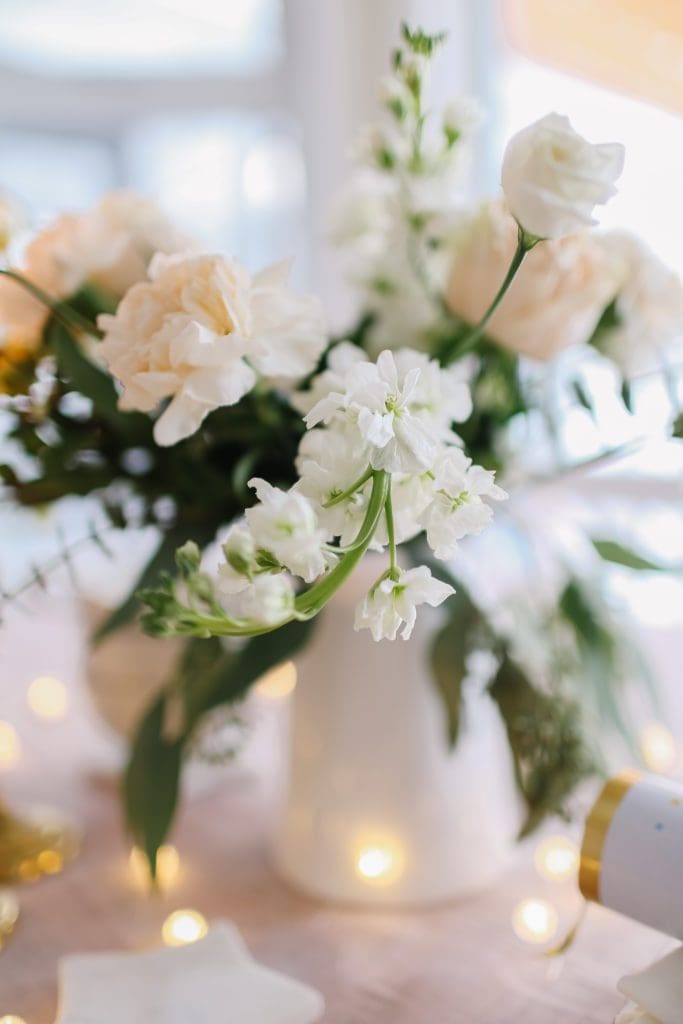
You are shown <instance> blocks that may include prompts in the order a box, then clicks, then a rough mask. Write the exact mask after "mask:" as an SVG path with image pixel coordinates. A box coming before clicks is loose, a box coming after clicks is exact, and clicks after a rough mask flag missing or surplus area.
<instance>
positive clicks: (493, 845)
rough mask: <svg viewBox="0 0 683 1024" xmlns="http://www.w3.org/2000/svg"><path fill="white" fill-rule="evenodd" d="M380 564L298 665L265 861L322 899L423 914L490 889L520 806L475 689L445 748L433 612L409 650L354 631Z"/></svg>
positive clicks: (422, 616) (499, 741)
mask: <svg viewBox="0 0 683 1024" xmlns="http://www.w3.org/2000/svg"><path fill="white" fill-rule="evenodd" d="M382 567H383V566H382V564H381V563H379V560H378V559H374V558H366V565H365V567H364V569H363V570H362V571H358V572H357V573H356V574H355V576H354V577H353V578H352V579H351V580H350V581H349V582H348V583H347V585H346V586H345V588H343V589H342V590H341V591H340V593H339V594H338V595H336V597H335V598H334V599H333V601H332V602H331V604H330V606H328V608H327V609H326V610H325V612H324V613H323V614H322V616H321V620H320V622H319V623H318V625H317V628H316V630H315V633H314V634H313V639H312V642H311V643H310V645H309V646H308V647H307V648H306V650H305V651H304V653H303V655H302V656H301V658H300V659H299V661H298V664H297V670H298V682H297V687H296V690H295V692H294V696H293V703H292V716H291V723H290V735H289V756H288V772H287V773H286V776H287V777H286V785H285V794H284V800H283V806H282V813H281V816H280V819H279V824H278V828H277V832H276V835H275V839H274V860H275V864H276V867H277V868H278V870H279V871H280V873H281V874H282V876H283V877H284V878H285V879H286V880H288V881H289V882H291V883H292V884H294V885H295V886H296V887H298V888H300V889H302V890H305V891H306V892H308V893H309V894H312V895H314V896H316V897H319V898H323V899H326V900H331V901H338V902H344V903H356V904H364V905H376V904H382V905H393V906H419V905H425V904H430V903H436V902H440V901H443V900H448V899H451V898H455V897H458V896H462V895H464V894H466V893H469V892H472V891H475V890H477V889H481V888H484V887H486V886H487V885H489V884H490V883H491V882H493V881H494V880H495V879H496V878H497V877H498V876H499V874H500V873H501V871H502V870H503V868H504V866H505V864H506V862H507V860H508V857H509V854H510V853H511V851H512V848H513V843H514V836H515V834H516V831H517V829H518V827H519V823H520V805H519V799H518V796H517V792H516V788H515V784H514V777H513V771H512V763H511V757H510V752H509V749H508V746H507V741H506V738H505V732H504V727H503V724H502V721H501V719H500V716H499V713H498V710H497V708H496V706H495V705H494V703H493V701H492V700H491V698H490V697H489V696H488V695H487V694H486V693H484V692H482V691H481V689H479V690H476V689H474V688H472V689H471V691H470V692H467V691H466V694H465V700H464V709H463V724H462V727H461V734H460V738H459V740H458V743H457V745H456V748H455V749H454V750H450V749H449V747H448V743H447V738H446V725H445V718H444V710H443V707H442V704H441V700H440V698H439V695H438V693H437V691H436V688H435V685H434V682H433V679H432V676H431V672H430V668H429V660H428V648H429V644H430V641H431V638H432V636H433V633H434V630H435V628H436V627H437V626H438V625H439V623H440V622H441V621H442V618H443V613H442V612H441V610H440V609H439V610H435V611H432V610H431V609H424V608H422V609H420V613H419V615H418V623H417V626H416V629H415V632H414V634H413V636H412V638H411V639H410V640H409V641H408V642H407V643H406V642H404V641H402V640H400V639H398V640H396V641H395V642H394V643H389V642H388V641H385V642H383V643H375V642H374V641H373V640H372V638H371V637H370V635H369V633H368V632H367V631H364V632H362V633H356V632H354V630H353V617H354V608H355V605H356V603H357V601H358V600H359V599H360V598H361V597H362V595H363V593H364V592H365V591H366V590H367V589H368V586H369V585H370V584H371V583H372V582H373V581H374V580H375V579H376V578H377V576H378V575H379V573H380V572H381V571H382ZM430 613H431V614H430Z"/></svg>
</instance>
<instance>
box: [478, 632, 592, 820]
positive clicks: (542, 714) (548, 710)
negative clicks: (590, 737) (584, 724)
mask: <svg viewBox="0 0 683 1024" xmlns="http://www.w3.org/2000/svg"><path fill="white" fill-rule="evenodd" d="M489 692H490V694H491V696H492V698H493V699H494V700H495V702H496V703H497V705H498V708H499V710H500V713H501V715H502V718H503V721H504V723H505V728H506V731H507V736H508V741H509V743H510V750H511V752H512V758H513V763H514V767H515V777H516V780H517V786H518V788H519V790H520V792H521V794H522V796H523V797H524V800H525V802H526V806H527V817H526V821H525V822H524V825H523V826H522V829H521V832H520V838H522V837H524V836H527V835H529V834H530V833H531V832H533V831H534V830H535V829H536V828H538V826H539V825H540V824H541V822H542V821H543V820H544V818H545V817H547V816H548V815H555V814H559V815H561V816H563V817H567V806H566V805H567V801H568V799H569V797H570V796H571V795H572V793H573V791H574V789H575V788H576V786H577V785H578V784H579V782H581V781H582V780H583V779H585V778H587V777H589V776H590V775H592V774H594V772H595V763H594V761H593V758H592V756H591V754H590V752H589V751H588V749H587V747H586V746H585V744H584V740H583V735H582V728H581V716H580V710H579V708H578V706H576V705H575V704H573V703H572V702H570V701H568V700H566V699H565V698H563V697H560V696H558V695H556V694H547V693H544V692H543V691H541V690H538V689H537V688H536V687H535V686H534V685H533V684H532V682H531V681H530V679H529V678H528V676H527V674H526V673H525V671H524V670H523V668H522V667H521V666H520V665H519V664H518V663H517V662H515V661H513V660H512V659H511V658H510V656H509V654H507V652H505V653H504V654H503V657H502V660H501V663H500V667H499V669H498V671H497V673H496V675H495V677H494V679H493V682H492V683H491V685H490V687H489Z"/></svg>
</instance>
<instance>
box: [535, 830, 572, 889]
mask: <svg viewBox="0 0 683 1024" xmlns="http://www.w3.org/2000/svg"><path fill="white" fill-rule="evenodd" d="M534 864H535V865H536V870H537V871H538V873H539V875H541V876H542V877H543V878H548V879H550V881H551V882H562V881H564V880H565V879H566V878H571V877H572V876H573V875H575V874H576V869H577V868H578V866H579V850H578V847H577V846H576V843H573V842H572V841H571V839H567V837H566V836H551V837H550V838H548V839H545V840H544V841H543V842H542V843H540V844H539V846H538V847H537V848H536V852H535V854H534Z"/></svg>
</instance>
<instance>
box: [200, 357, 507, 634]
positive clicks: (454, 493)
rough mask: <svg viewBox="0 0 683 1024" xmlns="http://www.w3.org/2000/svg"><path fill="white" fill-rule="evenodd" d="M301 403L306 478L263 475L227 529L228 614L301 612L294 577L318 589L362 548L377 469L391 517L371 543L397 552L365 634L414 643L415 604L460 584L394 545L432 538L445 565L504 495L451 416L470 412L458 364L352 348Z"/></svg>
mask: <svg viewBox="0 0 683 1024" xmlns="http://www.w3.org/2000/svg"><path fill="white" fill-rule="evenodd" d="M295 400H296V401H297V403H298V405H299V408H300V409H301V410H302V411H304V412H305V422H306V425H307V427H308V432H307V433H306V434H305V435H304V437H303V439H302V442H301V445H300V448H299V456H298V459H297V469H298V472H299V475H300V479H299V480H298V481H297V483H296V484H295V485H294V487H292V488H291V490H289V491H287V492H285V491H281V490H279V489H278V488H276V487H273V486H271V485H270V484H268V483H266V481H264V480H259V479H254V480H251V481H250V485H251V486H252V487H253V488H254V489H255V491H256V496H257V499H258V501H257V504H255V505H254V506H253V507H252V508H249V509H247V511H246V514H245V519H244V521H243V522H241V523H239V524H238V525H236V526H233V528H232V529H231V530H230V533H229V534H228V536H227V538H226V541H225V544H224V547H223V550H224V553H225V559H226V561H225V564H224V565H223V566H222V567H221V569H220V573H219V577H220V578H219V585H220V589H221V592H222V595H223V598H224V599H225V601H226V607H227V610H228V612H229V613H230V614H232V615H235V616H236V617H241V618H253V619H256V620H257V621H260V622H264V623H269V624H272V623H277V622H279V621H281V620H282V619H284V618H286V617H287V616H291V614H292V613H293V610H294V601H295V593H296V578H297V577H298V578H299V580H300V581H303V582H304V583H312V582H313V581H315V580H316V579H318V578H319V577H321V576H323V575H324V574H325V572H327V571H328V570H329V569H331V568H332V567H334V565H335V564H336V563H337V561H338V559H340V558H343V557H344V553H345V552H346V551H348V550H351V549H352V548H353V545H354V542H355V541H356V539H357V538H358V536H359V534H360V532H361V530H362V527H363V523H364V520H365V517H366V513H367V510H368V506H369V501H370V497H371V492H372V488H373V482H374V479H375V474H376V472H377V471H383V472H385V473H387V474H389V475H390V482H389V494H388V498H387V504H386V507H385V514H384V515H383V516H382V517H381V519H380V520H379V521H378V523H377V527H376V530H375V533H374V536H373V538H372V547H373V548H375V549H378V550H381V549H383V548H384V547H385V546H386V545H389V546H390V548H391V549H393V553H392V567H391V568H390V569H389V570H387V572H386V573H384V574H383V576H382V577H381V578H380V579H379V580H378V581H377V582H376V584H375V585H374V586H373V587H372V588H371V590H370V592H369V593H368V595H367V596H366V597H365V598H364V600H363V601H362V602H361V604H360V605H359V607H358V609H357V615H356V628H357V629H366V628H367V629H370V630H371V632H372V635H373V637H374V638H375V639H376V640H379V639H382V638H388V639H391V640H393V639H394V638H395V637H396V634H397V632H398V630H399V628H400V627H401V626H402V627H403V629H402V633H401V635H402V636H403V637H404V638H405V639H407V638H408V637H409V636H410V634H411V631H412V628H413V625H414V623H415V615H416V611H415V609H416V607H417V606H418V605H420V604H424V603H427V604H430V605H433V606H435V605H438V604H440V603H441V602H442V601H443V600H445V599H446V598H447V597H448V596H449V594H451V593H452V587H450V586H449V585H448V584H445V583H442V582H441V581H439V580H437V579H434V578H433V577H432V575H431V572H430V571H429V569H428V568H427V567H426V566H420V567H418V568H414V569H409V570H403V569H401V568H399V567H398V565H397V564H396V562H395V560H394V556H395V545H396V544H400V543H401V542H402V541H405V540H408V539H410V538H411V537H414V536H416V535H417V534H419V533H420V532H421V531H423V530H424V531H426V538H427V543H428V544H429V546H430V547H431V548H432V550H433V552H434V554H435V556H436V557H437V558H439V559H452V558H453V557H454V556H455V555H456V553H457V550H458V542H459V541H460V540H461V539H462V538H463V537H465V536H467V535H468V534H475V533H479V532H480V531H481V530H482V529H483V528H484V527H485V526H486V525H487V523H488V522H489V521H490V519H491V517H492V514H493V513H492V509H491V506H490V505H489V504H488V500H491V499H493V500H496V501H498V500H500V499H502V498H505V497H506V494H505V492H504V491H503V490H501V488H500V487H498V486H497V485H496V484H495V482H494V474H493V473H492V472H487V471H486V470H484V469H482V468H481V467H480V466H473V465H472V464H471V460H470V459H468V458H467V456H466V455H465V454H464V452H463V451H462V448H461V446H460V443H459V438H458V436H457V435H456V434H455V433H454V431H453V421H454V420H463V419H466V418H467V416H468V415H469V413H470V411H471V402H470V396H469V391H468V388H467V386H466V384H465V382H464V380H463V377H462V371H461V369H460V368H458V367H454V368H450V369H442V368H441V367H440V366H439V365H438V363H436V362H435V361H433V360H430V359H429V358H428V357H427V356H426V355H424V354H423V353H421V352H418V351H416V350H414V349H408V348H405V349H400V350H398V351H397V352H395V353H392V352H390V351H389V350H385V351H383V352H382V353H381V354H380V355H379V357H378V358H377V360H376V361H375V362H372V361H369V360H367V359H366V358H365V356H364V354H363V353H362V352H361V351H360V350H359V349H358V348H356V347H355V346H353V345H351V344H349V343H342V344H341V345H338V346H337V347H336V348H335V349H333V350H332V353H331V355H330V358H329V365H328V368H327V369H326V370H325V371H323V373H321V374H319V375H318V377H317V378H315V379H314V381H313V384H312V387H311V389H310V390H309V391H305V392H304V391H302V392H299V393H298V395H297V396H296V398H295Z"/></svg>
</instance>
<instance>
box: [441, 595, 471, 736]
mask: <svg viewBox="0 0 683 1024" xmlns="http://www.w3.org/2000/svg"><path fill="white" fill-rule="evenodd" d="M448 610H449V613H450V614H449V617H448V620H447V622H446V623H445V625H444V626H443V627H442V628H441V629H440V630H439V632H438V633H437V634H436V636H435V637H434V640H433V642H432V646H431V650H430V660H431V667H432V672H433V674H434V682H435V684H436V688H437V690H438V692H439V695H440V697H441V699H442V701H443V706H444V711H445V714H446V725H447V735H448V742H449V745H450V746H451V747H454V746H455V744H456V743H457V741H458V733H459V730H460V709H461V701H462V683H463V679H464V678H465V673H466V661H467V653H468V634H469V630H470V628H471V625H472V620H473V618H474V616H475V614H476V613H475V609H474V607H473V605H472V603H471V602H470V601H469V599H468V598H467V596H466V594H465V592H464V590H462V589H458V590H456V593H455V594H454V595H453V596H452V597H451V598H450V600H449V602H448Z"/></svg>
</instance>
